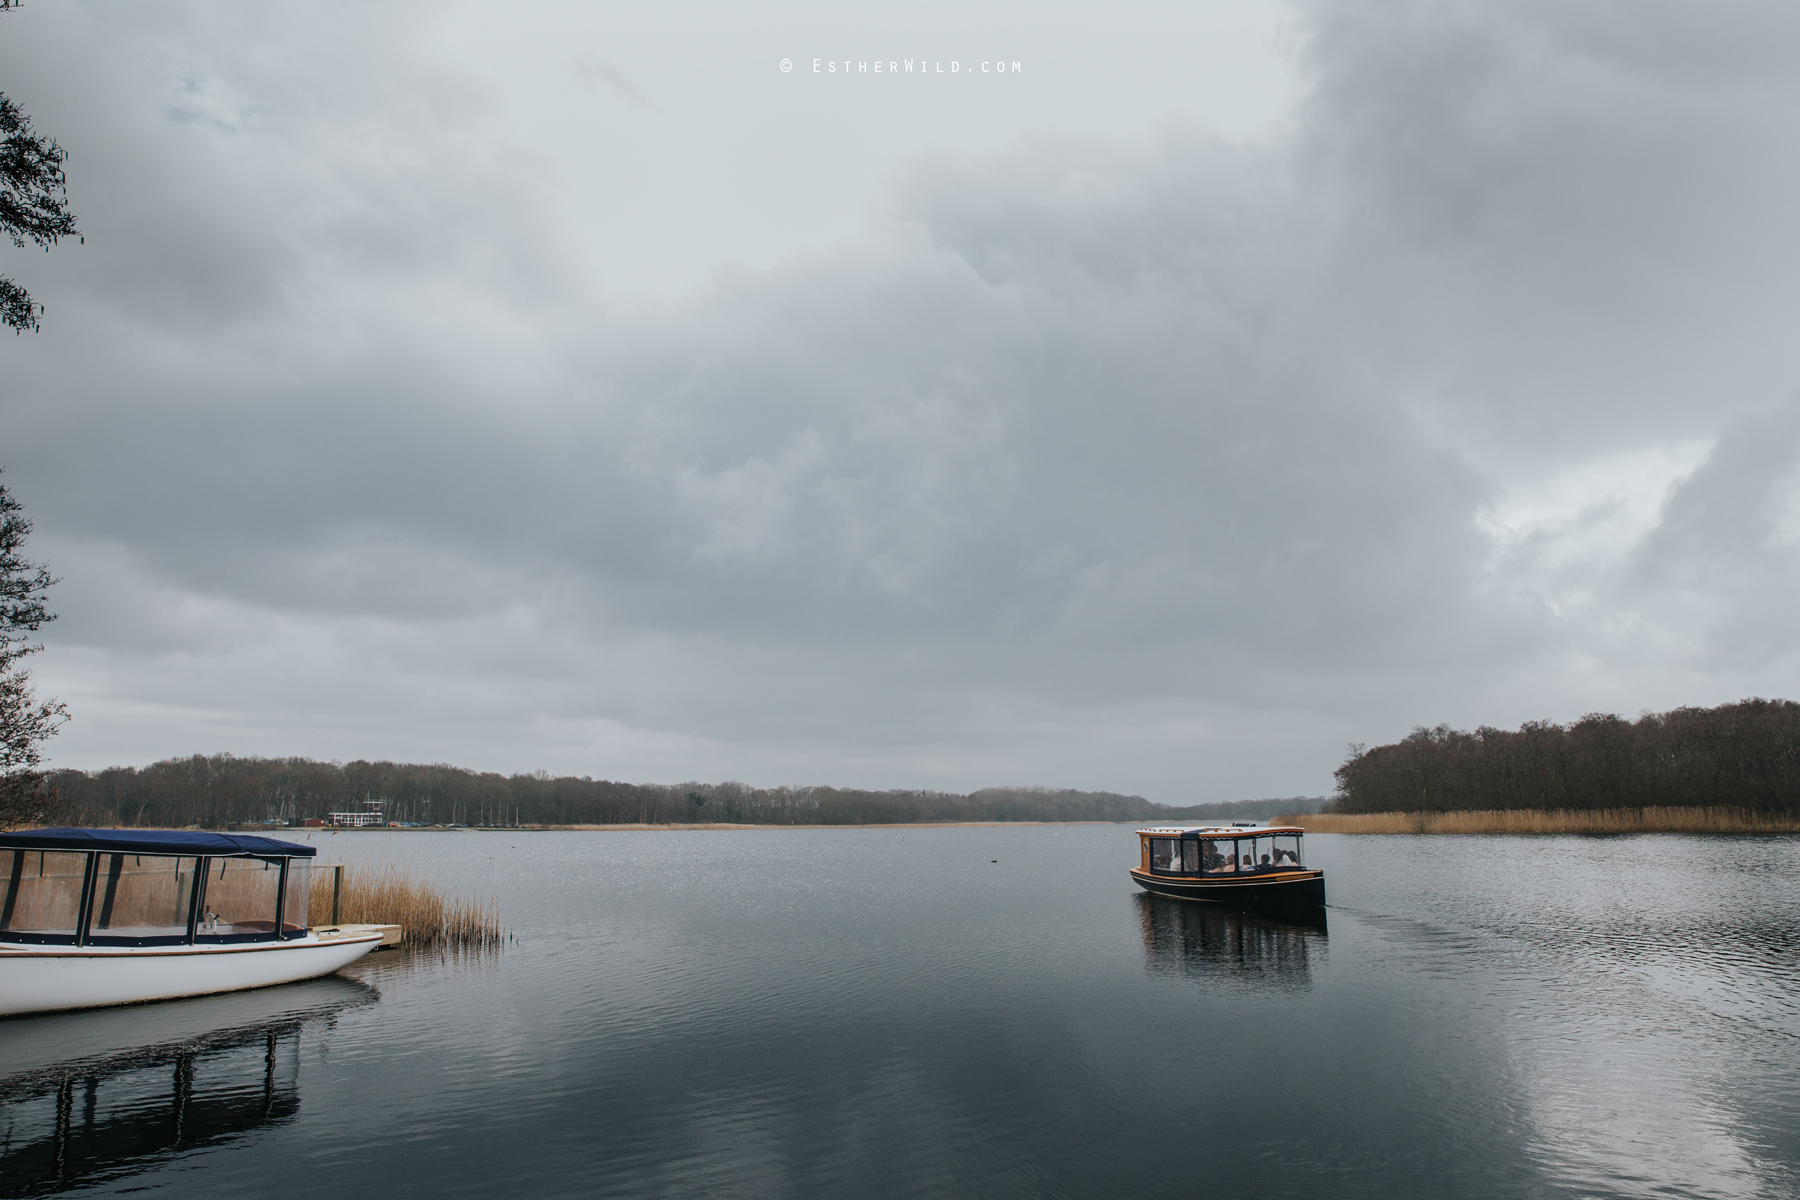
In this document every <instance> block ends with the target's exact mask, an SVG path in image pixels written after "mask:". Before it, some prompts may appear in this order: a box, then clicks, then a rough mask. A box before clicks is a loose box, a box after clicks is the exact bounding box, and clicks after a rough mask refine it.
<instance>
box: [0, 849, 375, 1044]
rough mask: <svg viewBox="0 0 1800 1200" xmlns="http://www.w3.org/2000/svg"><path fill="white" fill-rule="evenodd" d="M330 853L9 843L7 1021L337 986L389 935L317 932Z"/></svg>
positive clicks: (3, 928) (3, 863)
mask: <svg viewBox="0 0 1800 1200" xmlns="http://www.w3.org/2000/svg"><path fill="white" fill-rule="evenodd" d="M317 854H318V850H317V849H315V848H314V847H312V846H305V845H300V844H299V843H296V842H282V841H276V840H275V839H274V838H266V837H257V836H254V835H250V834H241V833H203V832H198V831H189V830H162V829H33V830H27V831H24V832H19V833H0V1015H10V1014H14V1013H29V1012H49V1011H53V1010H56V1009H64V1008H92V1007H97V1006H100V1005H107V1004H132V1003H136V1002H138V1001H143V1000H166V999H170V998H173V997H176V996H199V995H204V994H206V993H209V992H232V991H238V990H240V989H242V988H254V987H268V986H270V985H271V984H277V983H292V982H294V981H295V980H299V979H312V978H314V977H315V976H319V975H328V974H330V973H331V972H333V971H336V970H337V969H338V968H340V967H344V966H348V965H349V964H350V963H352V962H354V961H356V960H357V959H359V958H361V957H362V956H363V955H364V954H367V953H368V952H369V951H370V950H373V949H374V948H375V947H376V946H377V945H379V944H380V943H381V941H382V934H381V933H380V932H378V931H369V930H367V928H366V927H365V929H363V930H352V929H344V930H343V931H342V932H341V933H339V932H337V931H335V930H327V931H324V932H323V933H318V932H314V931H313V930H310V929H308V928H307V925H306V916H307V905H308V902H309V901H310V899H311V868H312V859H313V857H314V856H315V855H317Z"/></svg>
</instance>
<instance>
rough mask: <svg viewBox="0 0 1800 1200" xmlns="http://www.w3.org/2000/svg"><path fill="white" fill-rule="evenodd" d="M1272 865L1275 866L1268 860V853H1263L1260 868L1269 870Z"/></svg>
mask: <svg viewBox="0 0 1800 1200" xmlns="http://www.w3.org/2000/svg"><path fill="white" fill-rule="evenodd" d="M1274 866H1275V864H1274V863H1272V862H1270V861H1269V856H1268V855H1266V854H1265V855H1263V856H1262V869H1263V870H1265V871H1267V870H1270V869H1271V868H1273V867H1274Z"/></svg>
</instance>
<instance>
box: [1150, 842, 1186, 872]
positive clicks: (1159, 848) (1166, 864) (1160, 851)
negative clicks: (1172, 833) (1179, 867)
mask: <svg viewBox="0 0 1800 1200" xmlns="http://www.w3.org/2000/svg"><path fill="white" fill-rule="evenodd" d="M1180 844H1181V843H1179V842H1177V841H1175V840H1174V839H1173V838H1151V839H1150V868H1151V870H1154V871H1173V870H1175V869H1176V868H1175V867H1173V866H1171V865H1170V864H1171V863H1172V862H1179V861H1180V860H1179V859H1178V858H1177V857H1176V855H1177V853H1178V851H1176V849H1175V847H1177V846H1179V845H1180Z"/></svg>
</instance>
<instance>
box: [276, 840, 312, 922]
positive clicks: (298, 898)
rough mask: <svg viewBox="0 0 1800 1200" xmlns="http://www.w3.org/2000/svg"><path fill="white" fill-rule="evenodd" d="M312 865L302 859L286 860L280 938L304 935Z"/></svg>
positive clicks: (310, 894) (309, 897)
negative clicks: (285, 894)
mask: <svg viewBox="0 0 1800 1200" xmlns="http://www.w3.org/2000/svg"><path fill="white" fill-rule="evenodd" d="M311 888H312V863H311V862H310V861H309V860H307V859H304V858H290V859H288V877H287V899H286V900H285V901H284V902H283V904H282V908H283V910H284V911H283V913H282V918H281V936H282V937H304V936H305V935H306V908H307V904H308V902H309V901H310V900H311V896H312V892H311Z"/></svg>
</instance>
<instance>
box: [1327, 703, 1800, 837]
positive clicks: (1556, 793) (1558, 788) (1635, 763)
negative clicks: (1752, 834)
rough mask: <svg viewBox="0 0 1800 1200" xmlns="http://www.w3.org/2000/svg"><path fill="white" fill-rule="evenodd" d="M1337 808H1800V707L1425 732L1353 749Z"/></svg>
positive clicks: (1341, 774) (1757, 706)
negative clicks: (1390, 741) (1387, 742)
mask: <svg viewBox="0 0 1800 1200" xmlns="http://www.w3.org/2000/svg"><path fill="white" fill-rule="evenodd" d="M1336 778H1337V784H1338V792H1337V795H1336V796H1334V797H1333V798H1332V800H1331V802H1330V804H1328V805H1327V806H1326V811H1328V812H1340V813H1375V812H1449V811H1455V810H1502V809H1528V808H1529V809H1602V808H1644V807H1650V806H1660V807H1669V808H1687V807H1706V808H1711V807H1723V808H1746V809H1752V810H1755V811H1761V812H1768V811H1785V810H1789V809H1800V703H1795V702H1794V701H1792V700H1764V699H1761V698H1759V697H1752V698H1750V699H1748V700H1740V701H1738V702H1736V703H1734V704H1721V705H1719V706H1718V707H1716V708H1677V709H1673V710H1671V711H1669V712H1662V713H1644V714H1643V715H1642V716H1640V717H1638V719H1637V720H1635V721H1629V720H1626V719H1625V718H1623V717H1620V716H1618V715H1616V714H1613V713H1589V714H1588V715H1587V716H1584V717H1582V718H1581V719H1580V720H1577V721H1574V722H1572V723H1570V724H1568V725H1558V724H1555V723H1553V722H1550V721H1527V722H1526V723H1525V724H1523V725H1521V726H1520V727H1519V728H1518V729H1517V730H1516V731H1514V730H1505V729H1495V728H1492V727H1491V726H1486V725H1484V726H1481V727H1480V728H1478V729H1476V730H1475V731H1474V732H1469V731H1466V730H1461V729H1452V728H1450V727H1449V726H1448V725H1439V726H1437V727H1436V728H1433V729H1427V728H1424V727H1423V726H1421V727H1419V728H1417V729H1414V730H1413V731H1412V733H1410V734H1409V735H1407V736H1406V737H1405V738H1402V739H1401V740H1400V741H1398V742H1393V743H1391V744H1388V745H1384V746H1375V747H1372V748H1365V747H1363V746H1352V747H1351V748H1350V756H1349V757H1348V758H1347V759H1346V760H1345V761H1344V765H1343V766H1341V767H1339V768H1338V769H1337V771H1336Z"/></svg>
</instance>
